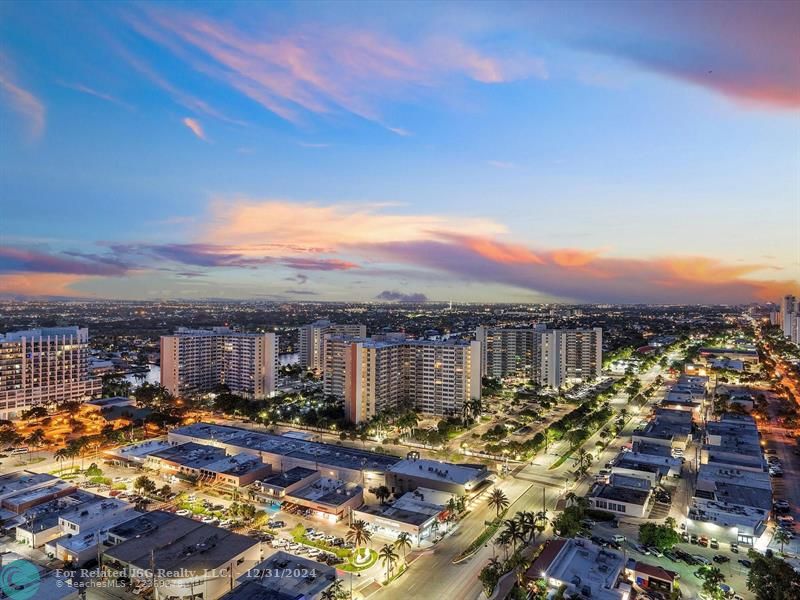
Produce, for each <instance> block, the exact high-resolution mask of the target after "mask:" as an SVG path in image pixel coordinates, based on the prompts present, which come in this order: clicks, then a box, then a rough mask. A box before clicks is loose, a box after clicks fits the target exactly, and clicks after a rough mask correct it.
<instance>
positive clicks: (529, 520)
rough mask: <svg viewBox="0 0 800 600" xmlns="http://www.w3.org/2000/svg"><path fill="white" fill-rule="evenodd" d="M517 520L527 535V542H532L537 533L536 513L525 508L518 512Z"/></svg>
mask: <svg viewBox="0 0 800 600" xmlns="http://www.w3.org/2000/svg"><path fill="white" fill-rule="evenodd" d="M517 520H518V521H519V523H520V525H521V526H522V531H523V533H524V534H525V535H526V536H527V539H526V540H525V541H526V542H530V541H531V539H532V538H533V536H534V534H535V533H536V530H535V527H536V515H535V514H534V513H532V512H530V511H527V510H523V511H520V512H518V513H517Z"/></svg>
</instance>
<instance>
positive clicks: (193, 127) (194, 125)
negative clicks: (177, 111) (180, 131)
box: [181, 117, 208, 142]
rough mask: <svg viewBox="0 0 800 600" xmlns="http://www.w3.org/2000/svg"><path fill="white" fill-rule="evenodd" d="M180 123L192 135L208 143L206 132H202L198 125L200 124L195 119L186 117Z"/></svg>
mask: <svg viewBox="0 0 800 600" xmlns="http://www.w3.org/2000/svg"><path fill="white" fill-rule="evenodd" d="M181 122H182V123H183V124H184V125H186V127H188V128H189V130H190V131H191V132H192V133H193V134H195V136H197V137H198V138H200V139H201V140H203V141H204V142H207V141H208V138H207V137H206V132H205V131H203V127H202V126H201V125H200V123H199V122H198V121H197V119H192V118H191V117H186V118H184V119H183V121H181Z"/></svg>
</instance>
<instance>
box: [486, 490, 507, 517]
mask: <svg viewBox="0 0 800 600" xmlns="http://www.w3.org/2000/svg"><path fill="white" fill-rule="evenodd" d="M487 502H488V504H489V507H490V508H494V509H495V511H496V512H497V517H498V518H499V517H500V512H501V511H503V510H505V509H506V508H508V497H507V496H506V495H505V493H503V490H501V489H498V488H495V489H494V490H492V493H491V494H490V495H489V500H488V501H487Z"/></svg>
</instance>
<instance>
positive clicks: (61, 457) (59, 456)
mask: <svg viewBox="0 0 800 600" xmlns="http://www.w3.org/2000/svg"><path fill="white" fill-rule="evenodd" d="M53 458H54V459H55V461H56V462H57V463H62V464H61V470H62V471H63V470H64V465H63V463H64V461H65V460H67V459H68V458H69V450H68V449H67V448H59V449H58V450H56V451H55V452H54V453H53Z"/></svg>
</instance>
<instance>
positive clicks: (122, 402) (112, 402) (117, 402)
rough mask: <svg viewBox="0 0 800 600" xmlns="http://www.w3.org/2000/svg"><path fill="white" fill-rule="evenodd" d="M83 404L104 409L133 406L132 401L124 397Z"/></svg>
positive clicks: (101, 399) (90, 401)
mask: <svg viewBox="0 0 800 600" xmlns="http://www.w3.org/2000/svg"><path fill="white" fill-rule="evenodd" d="M84 404H88V405H89V406H97V407H99V408H106V407H111V406H129V405H132V404H133V400H131V399H130V398H125V397H124V396H114V397H112V398H98V399H96V400H87V401H86V402H84Z"/></svg>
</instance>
